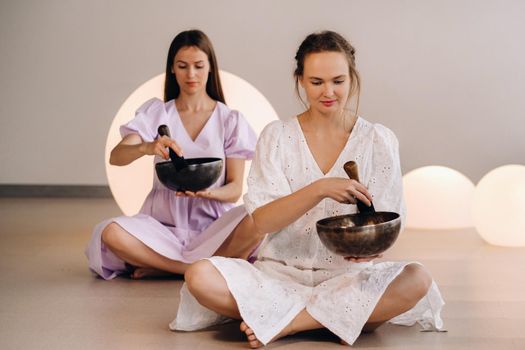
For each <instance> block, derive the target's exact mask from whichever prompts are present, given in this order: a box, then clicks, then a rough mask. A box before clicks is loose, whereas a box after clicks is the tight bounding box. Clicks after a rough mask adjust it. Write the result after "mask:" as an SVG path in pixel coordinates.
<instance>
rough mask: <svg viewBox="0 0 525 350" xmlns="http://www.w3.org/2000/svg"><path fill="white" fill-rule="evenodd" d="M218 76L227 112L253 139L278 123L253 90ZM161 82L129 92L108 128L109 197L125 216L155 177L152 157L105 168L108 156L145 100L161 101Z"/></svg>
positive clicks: (159, 78)
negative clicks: (241, 120)
mask: <svg viewBox="0 0 525 350" xmlns="http://www.w3.org/2000/svg"><path fill="white" fill-rule="evenodd" d="M219 74H220V77H221V82H222V86H223V91H224V95H225V98H226V103H227V104H228V106H229V107H230V108H232V109H236V110H239V111H240V112H241V113H242V114H243V115H244V117H245V118H246V119H247V120H248V122H249V123H250V125H251V126H252V128H253V129H254V130H255V132H256V133H257V135H259V134H260V132H261V131H262V129H263V128H264V127H265V126H266V124H268V123H269V122H271V121H273V120H276V119H278V117H277V113H276V112H275V110H274V109H273V107H272V105H271V104H270V102H268V100H267V99H266V98H265V97H264V95H263V94H262V93H261V92H259V91H258V90H257V89H256V88H255V87H254V86H252V85H251V84H250V83H248V82H247V81H246V80H243V79H242V78H239V77H238V76H236V75H234V74H232V73H228V72H225V71H222V70H221V71H220V72H219ZM164 79H165V75H164V73H163V74H159V75H157V76H156V77H154V78H152V79H150V80H148V81H146V82H145V83H144V84H142V85H141V86H139V87H138V88H137V89H136V90H135V91H133V93H132V94H131V95H130V96H129V97H128V98H127V99H126V101H124V103H123V104H122V106H121V107H120V109H119V111H118V112H117V114H116V116H115V118H114V119H113V122H112V123H111V127H110V128H109V132H108V137H107V140H106V150H105V164H106V175H107V179H108V184H109V187H110V189H111V193H112V194H113V197H114V198H115V201H116V202H117V204H118V206H119V207H120V209H121V210H122V212H123V213H124V214H126V215H133V214H136V213H138V211H139V210H140V207H141V205H142V203H143V202H144V199H145V198H146V196H147V195H148V193H149V191H150V190H151V186H152V184H153V177H154V176H155V174H154V169H153V157H152V156H144V157H141V158H139V159H137V160H135V161H134V162H133V163H131V164H129V165H126V166H113V165H110V164H109V155H110V153H111V150H112V149H113V147H115V146H116V145H117V144H118V143H119V142H120V140H121V139H122V138H121V136H120V132H119V127H120V126H121V125H122V124H125V123H127V122H128V121H130V120H131V119H133V117H134V116H135V111H136V110H137V109H138V108H139V107H140V106H141V105H142V104H143V103H144V102H146V101H147V100H149V99H151V98H153V97H157V98H159V99H162V98H163V89H164ZM246 163H247V164H246V168H245V172H244V187H243V189H244V191H246V178H247V176H248V169H249V167H250V162H246ZM241 200H242V197H241ZM241 200H240V201H241Z"/></svg>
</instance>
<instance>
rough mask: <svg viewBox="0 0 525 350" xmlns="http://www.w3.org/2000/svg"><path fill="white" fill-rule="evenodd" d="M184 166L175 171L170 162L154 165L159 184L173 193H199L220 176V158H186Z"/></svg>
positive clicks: (221, 163) (221, 164)
mask: <svg viewBox="0 0 525 350" xmlns="http://www.w3.org/2000/svg"><path fill="white" fill-rule="evenodd" d="M185 161H186V164H187V165H186V166H185V167H184V168H182V169H180V170H177V169H176V167H175V165H174V164H173V162H172V161H171V160H168V161H165V162H159V163H157V164H155V171H156V173H157V177H158V178H159V180H160V182H161V183H162V184H163V185H164V186H166V187H167V188H169V189H170V190H173V191H192V192H196V191H200V190H204V189H206V188H208V187H210V186H211V185H213V184H214V183H215V181H217V180H218V179H219V177H220V176H221V171H222V166H223V161H222V159H220V158H189V159H188V158H186V159H185Z"/></svg>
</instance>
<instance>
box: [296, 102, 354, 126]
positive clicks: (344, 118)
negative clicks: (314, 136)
mask: <svg viewBox="0 0 525 350" xmlns="http://www.w3.org/2000/svg"><path fill="white" fill-rule="evenodd" d="M356 119H357V117H356V116H355V115H352V114H351V113H349V112H348V111H345V110H341V111H336V112H334V113H329V114H323V113H320V112H318V111H316V110H312V109H311V108H310V109H308V110H307V111H306V112H305V113H304V114H303V120H304V121H305V122H306V123H308V124H310V126H311V127H312V128H314V129H317V130H319V129H324V130H327V129H337V130H347V131H349V130H351V129H352V127H353V125H354V123H355V120H356Z"/></svg>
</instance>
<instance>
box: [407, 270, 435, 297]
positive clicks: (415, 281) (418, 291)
mask: <svg viewBox="0 0 525 350" xmlns="http://www.w3.org/2000/svg"><path fill="white" fill-rule="evenodd" d="M403 273H405V274H406V275H407V277H408V279H409V281H410V283H409V285H410V288H409V290H408V291H406V292H407V293H406V294H405V296H406V297H407V298H409V299H411V301H412V302H414V303H417V302H418V301H419V300H421V299H422V298H423V297H424V296H425V295H426V294H427V292H428V289H429V288H430V286H431V285H432V277H430V274H429V273H428V271H427V270H426V269H425V268H424V267H423V266H421V265H418V264H410V265H407V266H405V268H404V271H403Z"/></svg>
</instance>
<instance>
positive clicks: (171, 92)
mask: <svg viewBox="0 0 525 350" xmlns="http://www.w3.org/2000/svg"><path fill="white" fill-rule="evenodd" d="M191 46H194V47H196V48H198V49H199V50H201V51H203V52H204V53H205V54H206V55H207V56H208V61H209V62H210V74H209V75H208V81H207V82H206V93H207V94H208V96H210V97H211V98H212V99H214V100H215V101H220V102H222V103H226V101H225V100H224V94H223V92H222V85H221V80H220V78H219V66H218V65H217V58H216V57H215V52H214V51H213V46H212V45H211V41H210V39H209V38H208V37H207V36H206V34H204V33H203V32H202V31H200V30H197V29H193V30H187V31H184V32H180V33H179V34H177V36H176V37H175V38H174V39H173V41H172V42H171V45H170V49H169V51H168V60H167V62H166V80H165V82H164V102H167V101H169V100H173V99H175V98H177V97H179V94H180V86H179V84H178V83H177V79H176V77H175V74H174V73H173V72H172V68H173V61H174V59H175V55H176V54H177V52H179V50H180V49H181V48H183V47H191Z"/></svg>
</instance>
